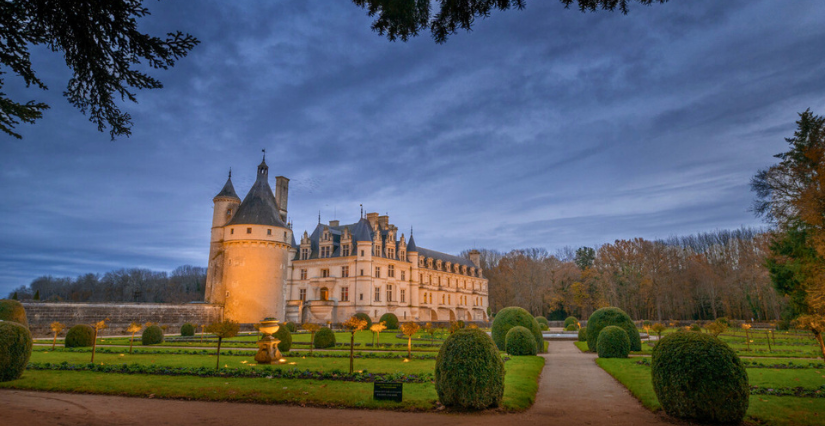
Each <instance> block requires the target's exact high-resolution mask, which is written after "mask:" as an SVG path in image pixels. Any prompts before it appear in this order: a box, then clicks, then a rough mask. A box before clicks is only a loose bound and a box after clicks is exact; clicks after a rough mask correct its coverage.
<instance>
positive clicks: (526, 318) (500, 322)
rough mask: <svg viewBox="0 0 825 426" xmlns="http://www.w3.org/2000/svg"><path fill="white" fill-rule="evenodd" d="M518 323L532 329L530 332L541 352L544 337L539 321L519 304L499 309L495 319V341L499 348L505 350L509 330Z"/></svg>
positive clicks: (493, 332) (493, 333)
mask: <svg viewBox="0 0 825 426" xmlns="http://www.w3.org/2000/svg"><path fill="white" fill-rule="evenodd" d="M517 325H520V326H522V327H525V328H526V329H528V330H530V333H532V334H533V336H534V337H535V339H536V351H537V352H541V351H542V350H543V349H544V337H542V335H541V328H539V323H538V322H537V321H536V319H535V318H533V316H532V315H530V313H529V312H527V311H526V310H524V309H523V308H519V307H517V306H510V307H507V308H504V309H502V310H500V311H498V313H497V314H496V318H495V319H494V320H493V326H492V335H493V341H494V342H495V343H496V346H497V347H498V348H499V350H502V351H504V350H506V349H507V340H506V339H507V332H508V331H510V329H511V328H513V327H515V326H517Z"/></svg>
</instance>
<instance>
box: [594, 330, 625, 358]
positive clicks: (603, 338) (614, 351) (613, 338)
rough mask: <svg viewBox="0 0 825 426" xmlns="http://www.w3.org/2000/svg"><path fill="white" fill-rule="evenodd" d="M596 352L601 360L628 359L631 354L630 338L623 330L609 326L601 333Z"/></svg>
mask: <svg viewBox="0 0 825 426" xmlns="http://www.w3.org/2000/svg"><path fill="white" fill-rule="evenodd" d="M596 351H597V352H598V354H599V358H627V354H629V353H630V338H629V337H628V336H627V332H626V331H624V329H623V328H621V327H617V326H615V325H608V326H607V327H605V328H603V329H602V331H601V332H600V333H599V340H598V342H597V343H596Z"/></svg>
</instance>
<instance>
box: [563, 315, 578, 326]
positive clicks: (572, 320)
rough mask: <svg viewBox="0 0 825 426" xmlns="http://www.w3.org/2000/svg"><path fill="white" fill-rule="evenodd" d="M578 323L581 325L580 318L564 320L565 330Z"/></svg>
mask: <svg viewBox="0 0 825 426" xmlns="http://www.w3.org/2000/svg"><path fill="white" fill-rule="evenodd" d="M578 323H579V320H578V318H576V317H567V318H565V319H564V328H567V327H569V326H570V324H578Z"/></svg>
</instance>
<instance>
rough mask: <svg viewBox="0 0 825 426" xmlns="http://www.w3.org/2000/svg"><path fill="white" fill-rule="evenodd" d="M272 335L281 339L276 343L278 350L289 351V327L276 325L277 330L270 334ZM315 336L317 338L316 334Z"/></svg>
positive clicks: (290, 344) (290, 335) (290, 337)
mask: <svg viewBox="0 0 825 426" xmlns="http://www.w3.org/2000/svg"><path fill="white" fill-rule="evenodd" d="M287 324H289V323H287ZM272 337H274V338H276V339H278V340H280V341H281V342H280V343H278V350H279V351H281V352H289V350H290V349H291V348H292V333H290V332H289V327H278V331H276V332H275V333H274V334H273V335H272ZM315 338H316V339H317V338H318V335H317V334H316V335H315Z"/></svg>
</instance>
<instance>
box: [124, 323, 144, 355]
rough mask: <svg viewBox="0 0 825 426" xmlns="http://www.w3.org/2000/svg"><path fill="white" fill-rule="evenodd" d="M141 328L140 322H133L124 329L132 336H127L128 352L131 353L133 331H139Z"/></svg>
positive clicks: (133, 339) (133, 338) (133, 337)
mask: <svg viewBox="0 0 825 426" xmlns="http://www.w3.org/2000/svg"><path fill="white" fill-rule="evenodd" d="M142 328H143V326H141V325H140V324H138V323H136V322H133V323H131V324H129V327H128V328H127V329H126V331H127V332H129V333H132V337H130V338H129V353H130V354H131V353H132V343H133V342H134V341H135V333H137V332H138V331H140V330H141V329H142Z"/></svg>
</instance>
